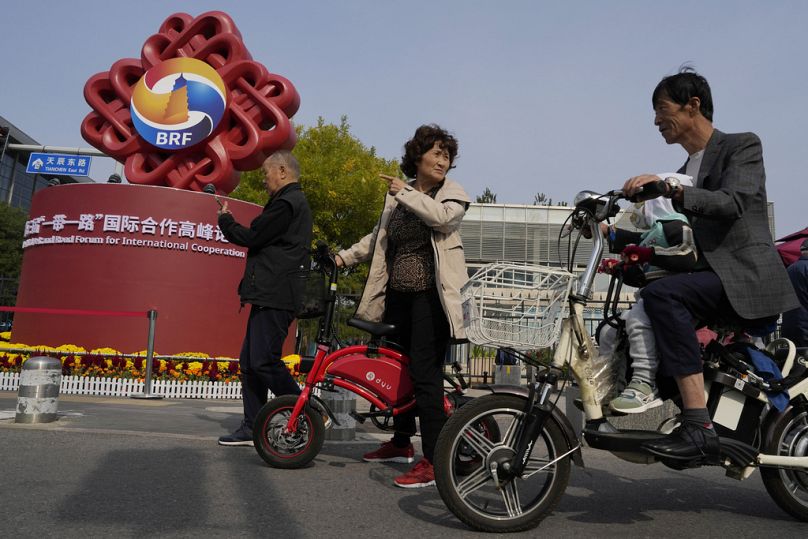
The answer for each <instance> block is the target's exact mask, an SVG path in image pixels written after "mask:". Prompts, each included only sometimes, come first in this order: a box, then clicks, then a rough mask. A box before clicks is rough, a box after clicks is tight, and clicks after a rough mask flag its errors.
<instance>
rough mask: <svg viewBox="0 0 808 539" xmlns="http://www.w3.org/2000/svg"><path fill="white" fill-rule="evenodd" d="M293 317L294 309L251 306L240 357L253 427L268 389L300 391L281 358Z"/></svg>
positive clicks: (243, 389) (247, 414)
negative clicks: (292, 310)
mask: <svg viewBox="0 0 808 539" xmlns="http://www.w3.org/2000/svg"><path fill="white" fill-rule="evenodd" d="M293 319H294V315H293V314H292V312H291V311H283V310H279V309H270V308H268V307H259V306H256V305H253V306H252V308H251V309H250V319H249V321H248V322H247V334H246V335H245V336H244V344H243V346H242V348H241V355H240V356H239V366H240V367H241V394H242V398H243V401H244V419H245V422H246V426H247V427H249V428H250V429H252V428H253V423H254V421H255V418H256V416H257V415H258V411H259V410H260V409H261V407H262V406H263V405H264V404H266V402H267V390H269V391H272V394H273V395H275V396H276V397H277V396H280V395H287V394H293V395H298V394H300V387H299V386H298V385H297V384H296V383H295V381H294V378H292V375H291V374H289V370H288V369H287V368H286V365H284V363H283V361H281V357H282V355H283V341H285V340H286V335H287V333H288V332H289V325H290V324H291V323H292V320H293Z"/></svg>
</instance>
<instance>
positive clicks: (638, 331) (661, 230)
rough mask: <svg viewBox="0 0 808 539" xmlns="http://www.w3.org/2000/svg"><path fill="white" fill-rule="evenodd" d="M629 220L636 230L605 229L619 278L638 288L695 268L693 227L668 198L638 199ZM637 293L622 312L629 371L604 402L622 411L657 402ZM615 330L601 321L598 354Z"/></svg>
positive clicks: (650, 337) (609, 346)
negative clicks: (616, 391) (618, 389)
mask: <svg viewBox="0 0 808 539" xmlns="http://www.w3.org/2000/svg"><path fill="white" fill-rule="evenodd" d="M660 177H661V178H670V177H674V178H676V179H678V180H679V181H680V182H681V184H683V185H692V181H693V180H692V178H691V177H690V176H686V175H684V174H662V175H660ZM630 220H631V223H632V224H633V225H634V226H635V227H636V228H637V229H638V230H639V231H638V232H634V231H630V230H626V229H624V228H619V227H615V226H611V227H609V228H607V229H606V230H605V231H604V232H605V233H606V235H607V237H608V240H609V250H610V251H611V252H613V253H621V255H622V258H623V270H622V271H623V282H624V283H626V284H628V285H630V286H636V287H638V288H641V287H643V286H645V284H646V283H648V282H649V281H652V280H655V279H659V278H663V277H664V276H665V275H668V274H670V273H674V272H676V273H678V272H683V271H691V270H693V269H694V268H695V266H696V264H697V253H696V245H695V242H694V240H693V231H692V230H691V228H690V225H689V223H688V220H687V217H685V216H684V215H682V214H681V213H678V212H677V211H676V210H674V208H673V205H672V204H671V201H670V200H669V199H667V198H661V197H660V198H655V199H651V200H648V201H645V202H641V203H637V204H636V205H635V206H634V208H633V209H632V212H631V213H630ZM616 263H617V260H616V259H606V260H604V263H603V264H602V266H601V267H602V268H603V270H604V271H605V272H607V273H611V272H612V271H613V268H614V266H615V265H616ZM636 298H637V302H636V303H635V304H634V305H633V306H632V307H631V308H630V309H628V310H626V311H623V313H622V314H621V318H622V319H623V320H624V321H625V332H626V335H627V340H628V348H629V354H628V355H629V357H630V358H631V366H632V371H633V372H632V376H631V381H630V382H629V383H628V385H627V386H626V387H625V388H624V389H623V390H622V392H621V393H620V395H619V396H617V397H616V398H614V399H612V400H611V401H610V402H609V408H611V409H612V410H613V411H615V412H618V413H625V414H637V413H641V412H644V411H646V410H649V409H651V408H655V407H657V406H660V405H662V399H660V397H659V391H658V390H657V388H656V372H657V368H658V366H659V359H658V358H657V351H656V344H655V341H654V333H653V331H652V329H651V322H650V320H649V319H648V316H647V315H646V313H645V309H644V307H643V300H642V298H640V296H639V293H637V295H636ZM617 331H618V330H617V329H616V328H613V327H611V326H609V325H604V327H603V329H602V330H601V333H600V342H601V352H600V355H601V356H603V355H604V354H610V355H614V352H615V348H616V347H617V346H616V344H617V341H618V340H619V339H618V335H617ZM614 360H615V359H614V358H612V359H611V361H614Z"/></svg>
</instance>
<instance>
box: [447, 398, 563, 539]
mask: <svg viewBox="0 0 808 539" xmlns="http://www.w3.org/2000/svg"><path fill="white" fill-rule="evenodd" d="M524 407H525V400H524V399H523V398H521V397H517V396H514V395H488V396H485V397H479V398H477V399H475V400H474V401H473V402H470V403H469V404H466V405H465V406H463V407H461V408H460V409H459V410H457V411H456V412H455V413H454V414H453V415H452V416H451V417H450V418H449V419H448V420H447V422H446V425H445V426H444V427H443V430H441V434H440V436H439V437H438V442H437V445H436V447H435V462H434V466H435V483H436V485H437V487H438V492H439V493H440V495H441V498H443V501H444V503H445V504H446V506H447V507H448V508H449V510H450V511H452V513H454V515H455V516H456V517H457V518H459V519H460V520H462V521H463V522H464V523H466V524H467V525H469V526H471V527H472V528H475V529H477V530H481V531H486V532H516V531H523V530H528V529H531V528H534V527H535V526H537V525H538V524H539V522H541V521H542V520H543V519H544V518H545V517H546V516H547V515H549V514H550V512H552V510H553V509H554V508H555V506H556V505H557V504H558V502H559V500H560V499H561V496H562V495H563V494H564V490H566V488H567V483H568V482H569V476H570V457H569V456H568V455H567V456H563V457H562V455H564V453H565V452H566V449H567V443H566V441H565V438H564V434H563V432H562V431H561V428H560V427H559V426H558V425H557V424H556V422H555V421H553V420H548V421H546V422H545V423H544V425H543V427H542V431H541V433H540V434H539V437H538V439H537V440H536V441H535V442H534V444H533V447H532V449H531V451H530V458H529V459H528V461H527V464H526V466H525V470H524V473H523V474H522V476H521V477H508V474H507V472H506V471H505V466H504V464H505V463H510V461H511V460H512V459H513V456H514V454H515V447H516V440H517V436H518V433H519V432H520V431H521V430H522V428H523V426H524V419H525V417H524V413H523V409H524ZM481 425H491V426H493V425H496V430H497V431H499V432H498V435H497V436H496V437H489V436H487V435H486V434H485V433H484V432H481ZM492 428H493V427H491V428H489V430H491V429H492ZM469 451H472V452H473V453H474V454H475V455H476V457H477V459H476V460H477V464H476V468H474V469H472V470H470V469H468V464H465V466H464V467H461V466H459V464H458V461H459V459H458V457H460V456H464V457H465V459H464V460H465V462H466V463H467V462H468V456H467V454H468V452H469Z"/></svg>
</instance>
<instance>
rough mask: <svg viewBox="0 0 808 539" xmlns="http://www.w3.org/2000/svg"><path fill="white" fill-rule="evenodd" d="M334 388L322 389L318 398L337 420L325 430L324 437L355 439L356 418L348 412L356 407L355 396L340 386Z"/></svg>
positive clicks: (333, 439)
mask: <svg viewBox="0 0 808 539" xmlns="http://www.w3.org/2000/svg"><path fill="white" fill-rule="evenodd" d="M335 389H336V391H323V392H322V393H321V394H320V398H321V399H322V400H323V402H324V403H325V405H326V406H328V408H329V409H330V410H331V411H332V412H333V413H334V417H335V418H336V420H337V421H336V422H335V423H334V424H333V425H332V426H331V428H330V429H327V430H326V431H325V439H326V440H332V441H340V442H345V441H349V440H354V439H356V420H355V419H354V418H353V417H351V416H350V415H349V414H350V413H351V411H353V410H354V409H355V408H356V397H355V396H354V394H353V393H351V392H350V391H347V390H345V389H342V388H341V387H337V388H335ZM337 422H338V423H339V425H337Z"/></svg>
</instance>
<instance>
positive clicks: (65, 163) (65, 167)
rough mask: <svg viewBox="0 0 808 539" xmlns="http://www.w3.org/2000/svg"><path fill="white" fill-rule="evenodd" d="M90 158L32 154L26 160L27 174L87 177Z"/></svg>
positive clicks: (61, 154) (60, 154)
mask: <svg viewBox="0 0 808 539" xmlns="http://www.w3.org/2000/svg"><path fill="white" fill-rule="evenodd" d="M91 160H92V157H89V156H87V155H67V154H63V153H32V154H31V157H29V158H28V168H26V169H25V172H28V173H29V174H54V175H61V176H88V175H89V174H90V162H91Z"/></svg>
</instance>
